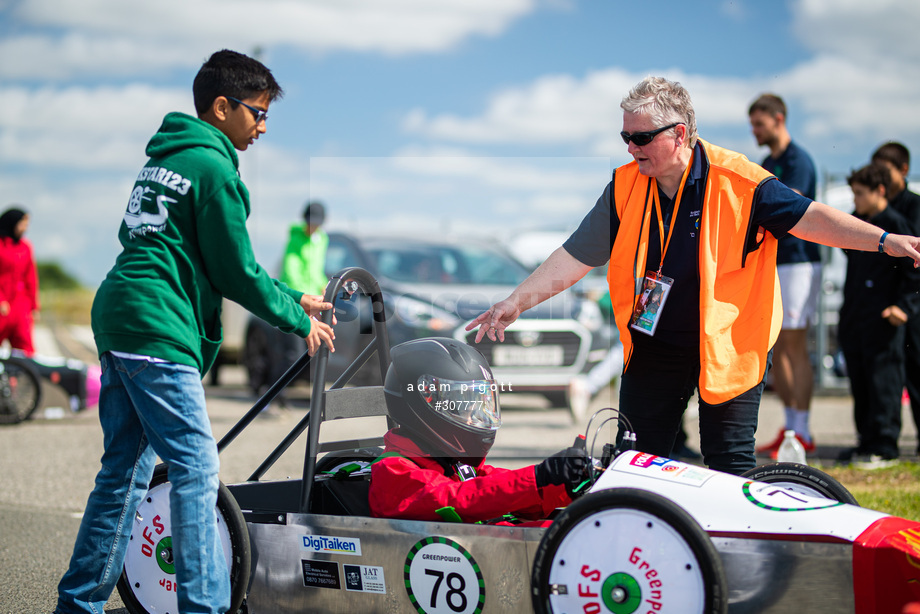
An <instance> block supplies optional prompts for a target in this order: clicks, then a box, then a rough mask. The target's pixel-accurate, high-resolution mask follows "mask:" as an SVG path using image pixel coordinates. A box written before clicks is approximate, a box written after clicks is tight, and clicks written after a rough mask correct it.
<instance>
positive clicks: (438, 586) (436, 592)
mask: <svg viewBox="0 0 920 614" xmlns="http://www.w3.org/2000/svg"><path fill="white" fill-rule="evenodd" d="M403 575H404V578H405V581H406V592H408V593H409V600H410V601H411V602H412V605H413V606H415V610H416V611H417V612H419V614H480V613H481V612H482V608H483V606H484V605H485V602H486V588H485V582H484V581H483V579H482V571H480V569H479V565H477V564H476V560H475V559H474V558H473V557H472V555H471V554H470V553H469V552H467V551H466V549H465V548H464V547H463V546H461V545H460V544H458V543H457V542H455V541H453V540H451V539H448V538H446V537H426V538H425V539H423V540H421V541H419V542H418V543H416V544H415V545H414V546H412V549H411V550H409V554H408V555H407V556H406V565H405V568H404V574H403Z"/></svg>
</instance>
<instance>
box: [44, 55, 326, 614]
mask: <svg viewBox="0 0 920 614" xmlns="http://www.w3.org/2000/svg"><path fill="white" fill-rule="evenodd" d="M193 93H194V98H195V110H196V112H197V115H198V117H197V118H195V117H191V116H189V115H185V114H182V113H170V114H169V115H167V116H166V117H165V119H164V120H163V124H162V125H161V126H160V129H159V131H158V132H157V133H156V134H155V135H154V136H153V138H152V139H151V140H150V142H149V143H148V145H147V155H148V156H149V157H150V159H149V160H148V162H147V164H146V165H145V166H144V168H143V169H142V170H141V172H140V174H139V175H138V177H137V181H136V183H135V184H134V189H133V191H132V192H131V196H130V198H129V199H128V205H127V210H126V212H125V214H124V221H123V223H122V224H121V228H120V229H119V232H118V238H119V241H120V242H121V244H122V252H121V254H120V255H119V256H118V258H117V260H116V261H115V266H114V267H113V268H112V269H111V270H110V271H109V273H108V275H107V276H106V278H105V280H104V281H103V282H102V284H101V286H100V287H99V290H98V291H97V293H96V298H95V300H94V302H93V310H92V325H93V333H94V335H95V340H96V346H97V349H98V351H99V354H100V363H101V367H102V372H103V374H102V389H101V393H100V400H99V420H100V422H101V424H102V429H103V433H104V442H105V452H104V453H103V457H102V468H101V469H100V471H99V473H98V475H97V476H96V484H95V488H94V489H93V491H92V493H91V494H90V496H89V500H88V502H87V505H86V510H85V511H84V514H83V521H82V523H81V526H80V531H79V533H78V535H77V540H76V544H75V546H74V551H73V556H72V558H71V562H70V569H69V570H68V571H67V573H66V574H65V575H64V577H63V578H62V580H61V582H60V584H59V586H58V605H57V609H56V612H58V613H59V614H65V613H71V612H102V610H103V606H104V605H105V603H106V602H107V601H108V598H109V596H110V595H111V593H112V590H113V589H114V587H115V583H116V581H117V580H118V577H119V575H120V573H121V569H122V566H123V564H124V558H125V552H126V550H127V547H128V540H129V537H130V534H131V528H132V525H133V522H132V519H133V518H134V516H135V512H136V510H137V507H138V504H139V503H140V501H141V498H142V497H143V496H144V494H145V492H146V489H147V484H148V483H149V481H150V478H151V476H152V474H153V469H154V464H155V462H156V458H157V456H159V457H160V458H161V459H162V460H163V461H164V462H165V463H166V464H167V465H168V466H169V480H170V483H171V486H172V488H171V493H170V515H171V523H172V551H173V557H174V561H175V568H176V585H177V598H178V605H179V612H180V613H182V614H187V613H190V612H202V613H215V614H216V613H218V612H225V611H227V609H228V608H229V607H230V582H229V572H228V570H227V566H226V563H225V561H224V556H223V549H222V546H221V543H220V539H219V536H218V533H217V526H216V515H215V513H214V509H215V505H216V502H217V489H218V477H217V474H218V458H217V445H216V442H215V440H214V437H213V435H212V434H211V428H210V423H209V421H208V414H207V410H206V408H205V398H204V389H203V387H202V385H201V377H202V374H204V373H206V372H207V371H208V369H209V368H210V367H211V364H212V363H213V361H214V358H215V356H216V353H217V348H218V347H219V346H220V342H221V338H222V337H221V325H220V310H221V299H222V298H223V297H227V298H229V299H230V300H233V301H235V302H237V303H239V304H240V305H242V306H243V307H245V308H246V309H248V310H249V311H251V312H252V313H254V314H255V315H257V316H259V317H260V318H262V319H263V320H266V321H267V322H269V323H270V324H272V325H274V326H277V327H278V328H280V329H281V330H283V331H285V332H289V333H294V334H297V335H299V336H301V337H304V338H305V339H306V341H307V347H308V349H309V351H310V353H311V354H312V353H314V352H316V350H317V349H318V348H319V347H320V345H321V344H322V343H326V344H327V345H328V346H329V348H330V350H333V349H334V348H333V343H332V341H333V339H334V334H333V332H332V328H331V327H329V326H328V325H326V324H323V323H322V322H320V321H318V320H316V319H314V318H315V316H317V315H318V314H319V313H320V311H322V310H327V309H331V308H332V305H331V304H329V303H324V302H323V301H322V297H318V296H310V295H306V294H303V293H302V292H300V291H297V290H293V289H291V288H289V287H287V286H286V285H284V284H282V283H280V282H278V281H276V280H273V279H272V278H270V277H269V275H268V274H267V273H266V272H265V270H264V269H263V268H262V267H261V266H259V264H258V263H257V262H256V261H255V257H254V255H253V252H252V246H251V244H250V241H249V235H248V233H247V231H246V218H247V217H248V216H249V210H250V205H249V193H248V191H247V190H246V186H245V185H244V184H243V182H242V180H241V179H240V176H239V172H238V164H239V160H238V158H237V153H236V150H239V151H244V150H246V149H247V148H248V147H249V145H251V144H252V143H253V142H254V141H255V140H256V139H258V138H259V135H261V134H263V133H264V132H265V131H266V124H265V119H266V115H267V111H268V107H269V104H270V103H271V102H273V101H274V100H276V99H278V98H279V97H280V96H281V95H282V90H281V87H280V86H279V85H278V83H277V82H276V81H275V79H274V77H273V76H272V74H271V71H269V70H268V69H267V68H266V67H265V66H263V65H262V64H261V63H259V62H258V61H256V60H254V59H252V58H249V57H247V56H245V55H242V54H239V53H236V52H233V51H228V50H223V51H218V52H217V53H215V54H213V55H212V56H211V57H210V59H208V61H207V62H205V63H204V65H203V66H202V67H201V70H199V72H198V75H197V76H196V77H195V82H194V85H193Z"/></svg>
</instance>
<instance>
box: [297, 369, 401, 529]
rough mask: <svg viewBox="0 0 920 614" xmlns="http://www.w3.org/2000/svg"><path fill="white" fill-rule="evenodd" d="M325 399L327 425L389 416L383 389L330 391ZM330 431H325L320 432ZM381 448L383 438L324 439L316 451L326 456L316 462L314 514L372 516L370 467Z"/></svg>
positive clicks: (312, 505)
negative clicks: (369, 498) (330, 422)
mask: <svg viewBox="0 0 920 614" xmlns="http://www.w3.org/2000/svg"><path fill="white" fill-rule="evenodd" d="M325 396H326V398H325V411H324V413H323V425H324V426H325V425H327V424H328V423H329V421H334V420H350V419H356V418H374V417H379V416H384V417H386V416H387V406H386V399H385V398H384V395H383V387H382V386H367V387H353V388H338V389H330V390H327V391H326V392H325ZM329 430H330V429H328V428H323V429H321V433H326V432H328V431H329ZM349 432H351V430H349ZM377 432H379V431H377ZM382 445H383V437H382V436H375V437H370V438H357V439H342V440H337V441H329V440H325V438H324V440H323V441H321V442H320V443H319V448H318V450H317V452H318V453H320V454H324V455H323V456H322V457H320V458H318V459H317V461H316V473H315V478H314V491H313V497H312V499H313V500H312V502H311V505H310V509H311V511H312V512H314V513H319V514H335V515H341V516H370V515H371V509H370V502H369V500H368V493H369V490H370V483H371V482H370V479H371V467H370V466H371V463H372V462H373V461H374V460H375V459H377V458H378V457H379V456H380V455H381V454H383V448H382Z"/></svg>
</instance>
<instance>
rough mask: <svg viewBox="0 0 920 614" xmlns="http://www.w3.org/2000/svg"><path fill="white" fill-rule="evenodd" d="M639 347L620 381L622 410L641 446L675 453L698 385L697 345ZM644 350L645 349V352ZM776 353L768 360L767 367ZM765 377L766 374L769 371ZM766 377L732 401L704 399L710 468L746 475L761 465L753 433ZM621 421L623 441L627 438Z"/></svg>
mask: <svg viewBox="0 0 920 614" xmlns="http://www.w3.org/2000/svg"><path fill="white" fill-rule="evenodd" d="M649 346H650V344H647V345H646V346H645V347H643V348H642V349H639V348H637V349H636V350H635V351H634V352H633V355H632V357H631V358H630V361H629V366H628V367H627V369H626V371H625V372H624V373H623V377H622V380H621V383H620V412H622V414H623V415H625V416H626V418H627V419H628V420H629V423H630V424H631V425H632V427H633V430H634V432H635V433H636V443H637V446H636V447H637V448H638V449H639V450H642V451H643V452H648V453H649V454H655V455H657V456H665V457H670V456H671V450H672V448H673V446H674V440H675V437H676V436H677V431H678V429H679V428H680V424H681V419H682V418H683V415H684V411H685V410H686V409H687V403H688V402H689V401H690V397H691V396H693V393H694V391H695V390H696V389H697V386H698V385H699V379H700V359H699V353H698V350H697V349H696V348H693V349H688V350H681V349H676V348H675V349H667V350H665V349H663V348H659V347H656V346H651V347H652V348H653V349H652V350H651V351H649V350H647V349H646V348H648V347H649ZM643 350H644V351H643ZM772 356H773V352H772V350H771V351H770V354H769V356H768V359H767V370H768V371H769V369H770V365H771V364H772ZM764 376H766V373H764ZM763 388H764V381H763V379H761V381H760V383H759V384H757V385H756V386H754V387H753V388H751V389H750V390H748V391H747V392H744V393H742V394H740V395H738V396H737V397H735V398H734V399H732V400H731V401H728V402H727V403H722V404H720V405H710V404H709V403H706V402H704V401H703V400H700V452H702V454H703V462H704V463H705V464H706V465H707V466H708V467H709V468H710V469H715V470H717V471H724V472H726V473H733V474H741V473H744V472H745V471H747V470H748V469H753V468H754V466H755V465H756V461H755V458H754V433H755V432H756V431H757V415H758V412H759V410H760V399H761V397H762V396H763ZM622 435H623V425H622V424H621V425H620V432H619V434H618V439H620V438H622Z"/></svg>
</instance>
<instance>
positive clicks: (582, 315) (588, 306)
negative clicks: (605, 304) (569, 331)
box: [576, 301, 604, 333]
mask: <svg viewBox="0 0 920 614" xmlns="http://www.w3.org/2000/svg"><path fill="white" fill-rule="evenodd" d="M576 319H577V320H578V322H579V324H581V325H582V326H584V327H585V328H587V329H588V330H589V331H591V332H592V333H595V332H597V331H599V330H600V329H601V326H603V325H604V316H603V314H601V308H600V307H598V305H597V303H595V302H594V301H582V303H581V308H580V309H579V310H578V317H577V318H576Z"/></svg>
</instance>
